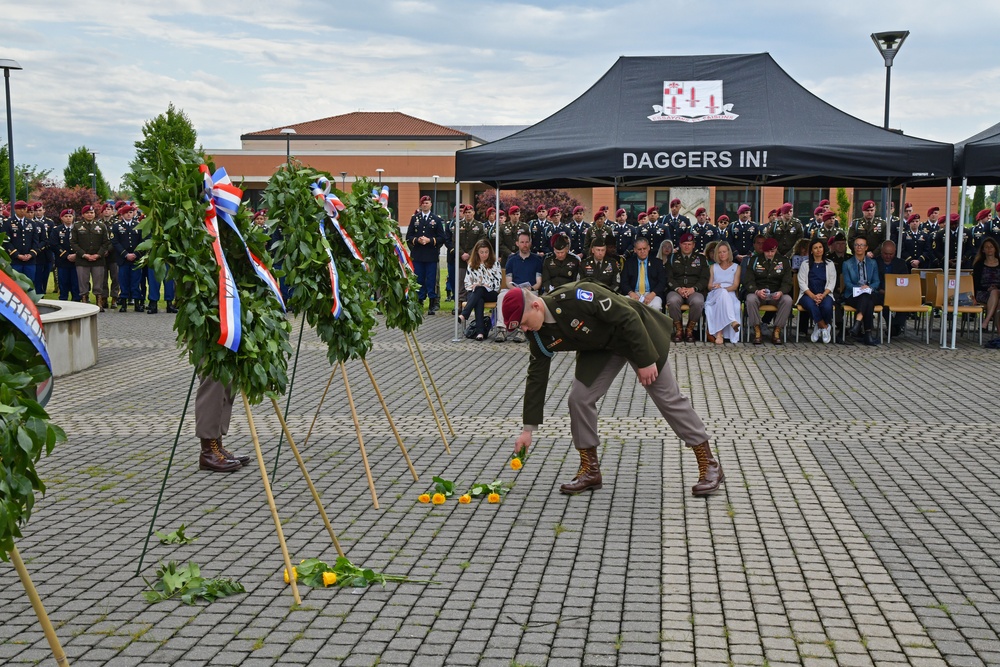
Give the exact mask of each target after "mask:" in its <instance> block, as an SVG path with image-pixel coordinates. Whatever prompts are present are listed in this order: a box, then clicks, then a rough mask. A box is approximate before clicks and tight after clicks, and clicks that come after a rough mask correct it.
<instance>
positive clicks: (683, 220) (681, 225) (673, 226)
mask: <svg viewBox="0 0 1000 667" xmlns="http://www.w3.org/2000/svg"><path fill="white" fill-rule="evenodd" d="M664 223H665V224H666V225H667V226H668V227H670V238H671V239H672V240H673V241H674V242H675V243H676V242H678V239H680V237H681V236H683V235H684V234H686V233H687V230H688V227H690V226H691V221H690V220H688V219H687V216H684V215H681V200H680V199H677V198H676V197H675V198H673V199H671V200H670V214H669V215H667V216H665V218H664ZM657 249H659V246H657Z"/></svg>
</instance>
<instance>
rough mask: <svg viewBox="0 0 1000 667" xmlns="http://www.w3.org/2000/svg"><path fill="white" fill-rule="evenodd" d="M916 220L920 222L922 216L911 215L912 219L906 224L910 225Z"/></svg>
mask: <svg viewBox="0 0 1000 667" xmlns="http://www.w3.org/2000/svg"><path fill="white" fill-rule="evenodd" d="M914 220H920V216H919V215H918V214H916V213H914V214H913V215H911V216H910V217H908V218H907V219H906V224H910V223H911V222H913V221H914Z"/></svg>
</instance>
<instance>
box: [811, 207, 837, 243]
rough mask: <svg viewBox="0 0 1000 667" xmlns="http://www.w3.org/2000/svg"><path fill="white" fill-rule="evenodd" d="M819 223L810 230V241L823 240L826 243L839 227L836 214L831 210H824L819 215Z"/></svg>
mask: <svg viewBox="0 0 1000 667" xmlns="http://www.w3.org/2000/svg"><path fill="white" fill-rule="evenodd" d="M820 220H821V224H820V226H819V227H817V228H816V229H814V230H813V231H812V234H810V235H809V239H810V242H811V241H816V240H819V241H823V242H824V243H827V242H828V241H829V239H830V238H831V237H832V236H834V235H836V233H837V232H839V231H840V227H838V226H837V216H836V215H835V214H834V212H833V211H826V212H824V213H823V215H822V216H820Z"/></svg>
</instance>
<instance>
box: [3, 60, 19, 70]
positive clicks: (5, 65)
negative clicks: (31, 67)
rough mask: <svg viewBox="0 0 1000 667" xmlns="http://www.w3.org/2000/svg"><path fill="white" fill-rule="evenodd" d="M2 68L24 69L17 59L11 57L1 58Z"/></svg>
mask: <svg viewBox="0 0 1000 667" xmlns="http://www.w3.org/2000/svg"><path fill="white" fill-rule="evenodd" d="M0 69H2V70H11V69H24V68H23V67H21V66H20V65H19V64H18V62H17V61H16V60H10V59H9V58H0Z"/></svg>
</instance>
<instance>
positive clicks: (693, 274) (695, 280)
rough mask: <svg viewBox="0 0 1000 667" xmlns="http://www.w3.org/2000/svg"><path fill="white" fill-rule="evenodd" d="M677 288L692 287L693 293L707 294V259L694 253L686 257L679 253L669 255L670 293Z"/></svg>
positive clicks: (668, 285)
mask: <svg viewBox="0 0 1000 667" xmlns="http://www.w3.org/2000/svg"><path fill="white" fill-rule="evenodd" d="M678 287H693V288H694V291H695V292H701V293H702V294H705V293H707V292H708V259H706V258H705V256H704V255H699V254H698V253H696V252H693V253H691V254H690V255H688V256H687V257H685V256H684V254H683V253H681V252H675V253H673V254H672V255H670V281H669V282H668V283H667V288H668V289H669V290H670V291H671V292H672V291H674V290H675V289H677V288H678Z"/></svg>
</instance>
